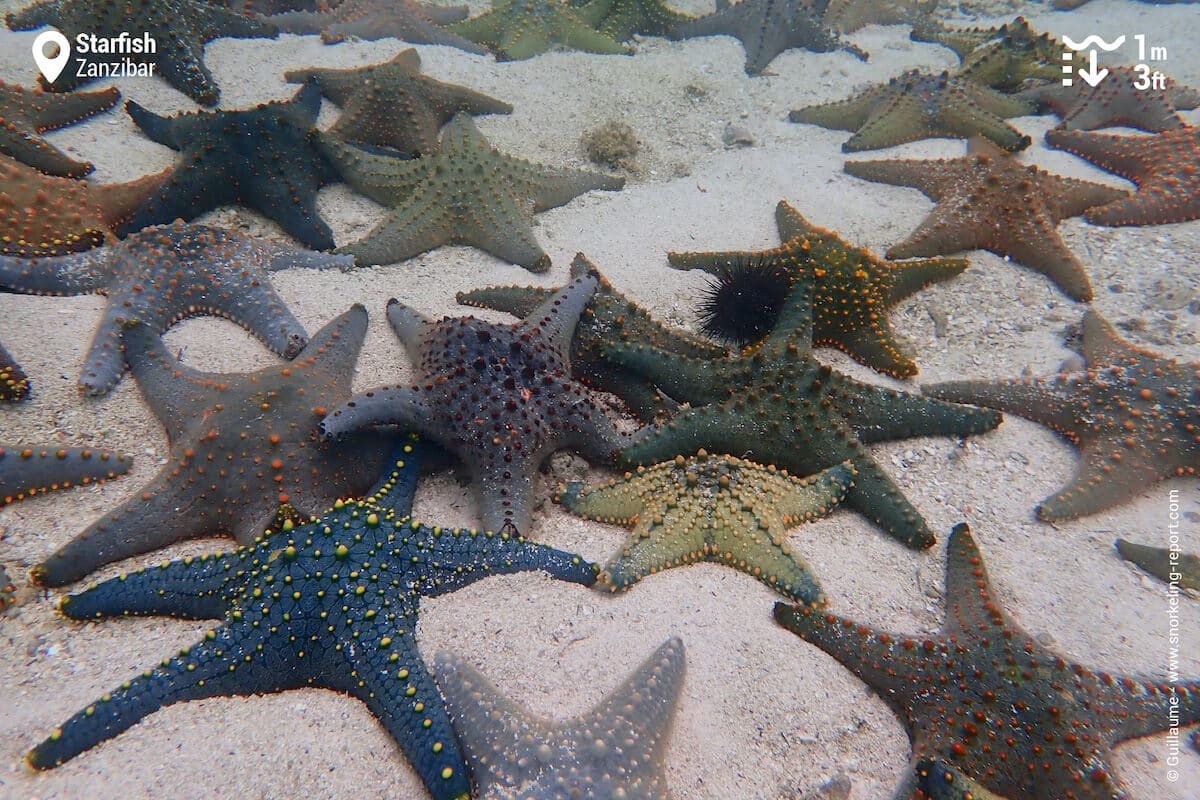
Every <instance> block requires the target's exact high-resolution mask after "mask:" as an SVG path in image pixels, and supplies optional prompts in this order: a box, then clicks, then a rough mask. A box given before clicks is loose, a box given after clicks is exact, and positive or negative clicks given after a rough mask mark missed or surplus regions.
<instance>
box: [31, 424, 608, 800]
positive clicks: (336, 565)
mask: <svg viewBox="0 0 1200 800" xmlns="http://www.w3.org/2000/svg"><path fill="white" fill-rule="evenodd" d="M417 449H418V445H416V444H414V443H406V444H405V445H404V446H403V453H402V454H400V457H399V458H397V459H396V460H395V468H394V470H393V471H392V472H391V474H390V475H389V476H388V477H387V478H386V479H385V480H384V481H382V482H381V483H380V484H379V485H378V486H377V487H376V488H375V490H374V491H373V492H372V493H371V495H370V496H368V497H367V498H366V499H365V500H361V501H357V502H343V501H340V500H339V501H338V502H337V503H336V504H335V505H334V506H333V508H332V509H330V510H329V511H328V512H326V513H325V515H324V516H323V517H321V518H320V519H316V520H314V521H313V522H311V523H309V524H304V525H300V526H299V527H293V526H292V525H291V524H290V522H285V523H284V524H283V526H282V528H281V530H280V532H278V533H271V532H269V531H268V533H267V534H265V535H264V536H263V537H262V538H260V539H259V540H258V541H257V542H255V543H254V544H252V545H249V546H246V547H239V548H238V549H237V550H235V551H233V552H232V553H225V554H218V555H215V556H202V557H200V558H185V559H183V560H181V561H174V562H171V563H169V564H164V565H162V566H161V567H153V568H150V569H147V570H143V571H141V572H136V573H133V574H131V575H127V576H122V577H119V578H114V579H112V580H109V581H106V582H104V583H101V584H99V585H97V586H92V587H91V588H89V589H88V590H86V591H84V592H81V593H80V594H76V595H71V596H69V597H66V598H64V599H63V601H62V605H61V610H62V612H63V614H64V615H66V616H68V617H70V618H72V619H96V618H104V617H113V616H121V615H137V616H142V615H157V614H162V615H169V616H175V617H181V618H184V619H215V618H220V617H222V616H223V617H224V619H225V621H224V623H223V624H222V625H219V626H217V627H215V628H213V629H212V630H210V631H209V632H208V633H207V634H206V635H205V637H204V638H203V639H202V640H201V641H200V642H199V643H197V644H195V645H193V646H192V647H188V648H184V649H183V650H181V651H180V652H179V655H177V656H176V657H175V658H170V659H166V660H164V661H163V662H162V664H161V665H160V666H158V667H156V668H155V669H153V670H147V671H146V672H143V673H142V674H141V675H139V676H138V677H136V678H133V679H132V680H130V681H127V682H125V683H123V684H121V685H120V686H118V687H117V688H116V689H114V690H113V691H112V692H111V693H110V694H106V695H104V696H103V697H102V698H101V699H99V700H97V701H96V702H95V703H93V704H91V705H89V706H88V707H87V708H85V709H84V710H82V711H80V712H79V713H77V714H76V715H75V716H73V717H72V718H71V719H69V720H67V722H66V723H64V724H63V726H62V727H61V728H59V729H58V730H56V731H54V733H52V734H51V735H50V737H49V738H47V739H46V740H45V741H44V742H42V743H41V744H39V745H38V746H37V747H35V748H34V749H33V750H32V751H30V753H29V754H28V756H27V757H26V758H27V760H28V761H29V763H30V764H31V765H32V766H33V767H35V768H37V769H49V768H52V767H55V766H57V765H59V764H62V763H63V762H64V761H67V760H68V759H70V758H73V757H74V756H76V755H79V754H80V753H82V752H83V751H85V750H87V749H89V748H91V747H93V746H95V745H97V744H99V743H100V742H103V741H105V740H107V739H110V738H112V737H114V736H116V735H117V734H119V733H121V732H122V731H124V730H126V729H128V728H129V727H130V726H132V725H134V724H135V723H137V722H138V721H139V720H141V719H142V718H143V717H145V716H147V715H148V714H151V713H153V712H154V711H157V710H158V709H159V708H162V707H163V706H167V705H171V704H173V703H178V702H182V701H186V700H194V699H199V698H204V697H216V696H228V695H251V694H261V693H266V692H278V691H283V690H285V689H296V688H301V687H306V686H317V687H323V688H327V689H333V690H335V691H341V692H345V693H347V694H350V695H353V696H354V697H357V698H359V699H361V700H362V701H363V702H364V703H366V704H367V706H368V707H369V708H370V709H371V711H372V713H374V714H375V716H377V717H379V719H380V721H381V722H383V724H384V727H386V728H387V730H388V732H389V733H390V734H391V735H392V736H393V738H395V740H396V742H397V743H398V744H399V745H400V748H401V749H402V750H403V751H404V754H405V755H406V756H407V757H408V759H409V761H410V762H411V763H412V765H413V767H414V768H415V769H416V771H417V773H418V774H419V775H420V777H421V779H422V780H423V781H424V782H425V786H426V787H427V788H428V790H429V792H430V794H432V795H433V797H434V798H435V799H436V800H446V799H447V798H455V799H456V800H458V799H459V798H462V799H463V800H465V798H467V797H469V795H470V783H469V781H468V777H467V770H466V766H465V762H464V760H463V755H462V752H461V750H460V749H459V746H458V744H457V743H456V741H455V738H454V734H453V732H452V730H451V727H450V719H449V716H448V715H447V713H446V708H445V704H444V701H443V700H442V696H441V694H440V693H439V692H438V689H437V687H436V685H435V684H434V682H433V678H432V677H431V676H430V674H429V670H428V668H427V667H426V665H425V662H424V660H423V659H422V658H421V654H420V651H419V650H418V648H417V641H416V635H415V631H416V627H417V616H418V614H419V612H420V601H421V598H422V597H435V596H438V595H443V594H446V593H448V592H452V591H454V590H455V589H459V588H461V587H463V586H466V585H468V584H471V583H474V582H475V581H477V580H479V579H481V578H485V577H487V576H489V575H495V574H501V573H513V572H525V571H530V570H543V571H545V572H547V573H549V574H550V575H552V576H553V577H555V578H559V579H561V580H567V581H572V582H574V583H580V584H583V585H585V586H590V585H591V584H592V583H594V582H595V580H596V568H595V567H594V566H593V565H592V564H590V563H588V562H586V561H584V560H583V559H581V558H580V557H578V556H575V555H572V554H570V553H565V552H563V551H561V550H554V549H552V548H549V547H546V546H544V545H539V544H534V543H532V542H526V541H525V540H523V539H521V538H520V537H514V536H509V535H508V534H507V533H492V532H490V531H489V532H486V533H485V532H480V531H475V530H460V529H450V528H439V527H436V526H433V527H431V526H429V525H424V524H422V523H419V522H416V521H415V520H413V519H412V516H411V509H412V499H413V494H414V492H415V489H416V482H417V463H416V462H417V461H418V460H419V459H418V455H419V454H418V453H416V452H415V451H416V450H417Z"/></svg>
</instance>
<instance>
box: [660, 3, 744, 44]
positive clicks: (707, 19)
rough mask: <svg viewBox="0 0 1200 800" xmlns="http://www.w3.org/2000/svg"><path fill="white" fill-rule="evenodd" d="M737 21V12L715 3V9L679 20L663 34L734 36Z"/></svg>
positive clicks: (675, 37)
mask: <svg viewBox="0 0 1200 800" xmlns="http://www.w3.org/2000/svg"><path fill="white" fill-rule="evenodd" d="M737 23H738V12H736V11H734V10H733V7H732V6H730V5H728V4H726V5H725V6H724V7H722V5H721V4H718V5H717V10H716V11H714V12H713V13H711V14H705V15H704V16H701V17H694V18H692V19H688V20H685V21H683V22H680V23H679V24H678V25H676V26H674V27H672V28H670V29H669V30H668V31H667V32H666V33H665V34H664V35H665V36H666V38H668V39H676V40H678V39H692V38H695V37H697V36H736V35H737V34H735V33H734V30H735V29H736V26H737Z"/></svg>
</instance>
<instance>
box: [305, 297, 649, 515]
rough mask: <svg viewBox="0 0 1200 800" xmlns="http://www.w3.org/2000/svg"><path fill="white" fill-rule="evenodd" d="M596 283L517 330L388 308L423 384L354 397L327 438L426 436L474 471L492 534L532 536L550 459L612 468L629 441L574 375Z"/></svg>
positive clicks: (335, 415)
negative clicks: (392, 428)
mask: <svg viewBox="0 0 1200 800" xmlns="http://www.w3.org/2000/svg"><path fill="white" fill-rule="evenodd" d="M597 283H598V278H597V277H596V276H595V275H587V276H585V277H583V278H579V279H577V280H575V281H573V282H572V283H571V284H570V285H569V286H567V287H565V288H563V289H561V290H560V291H558V292H557V293H556V294H555V295H554V296H553V297H551V298H550V299H549V300H547V301H546V302H545V303H543V304H542V305H541V306H539V307H538V308H537V309H536V310H535V311H534V313H532V314H530V315H529V319H527V320H525V321H523V322H518V323H516V324H514V325H493V324H492V323H490V322H484V321H483V320H479V319H475V318H474V317H445V318H443V319H442V320H441V321H440V322H431V321H429V320H427V319H425V317H423V316H421V314H419V313H418V312H417V311H415V310H413V309H411V308H409V307H407V306H405V305H403V304H402V303H400V302H398V301H396V300H395V299H393V300H389V301H388V311H387V316H388V322H390V323H391V325H392V329H393V330H395V332H396V335H397V336H398V337H400V341H401V343H403V345H404V349H405V350H406V351H407V352H408V354H409V356H410V357H411V358H412V359H413V360H414V361H416V362H417V363H418V365H419V366H418V370H417V371H418V378H417V383H416V385H414V386H411V387H400V386H396V387H392V386H384V387H381V388H379V389H375V390H373V391H369V392H366V393H364V394H359V395H355V396H354V397H352V398H350V399H349V401H348V402H346V403H343V404H342V405H340V406H339V407H337V408H334V409H333V410H332V411H331V412H330V414H329V415H328V416H327V417H325V420H324V422H322V423H321V433H322V435H323V436H324V437H325V438H327V439H328V438H335V437H337V436H340V435H342V434H344V433H347V432H349V431H354V430H361V429H363V428H367V427H374V426H379V425H399V426H400V427H401V428H403V429H405V430H413V431H417V432H418V433H420V434H422V435H424V436H426V437H427V438H429V439H431V440H433V441H436V442H438V443H439V444H441V445H442V446H443V447H445V448H446V449H447V450H450V451H451V452H453V453H454V454H455V455H456V456H458V457H459V459H461V460H462V462H463V463H464V464H465V465H466V467H467V470H468V471H469V472H470V474H471V478H472V480H473V482H474V484H475V493H476V495H477V497H478V498H479V508H480V515H481V516H482V518H483V527H485V528H489V529H491V530H501V529H502V528H511V527H515V528H516V529H517V530H518V531H527V530H529V522H530V516H531V514H532V508H533V479H534V475H535V473H536V472H537V469H538V466H539V465H540V464H541V462H542V461H543V460H544V459H546V458H547V457H548V456H549V455H550V454H551V453H552V452H554V451H555V450H558V449H561V448H564V447H570V448H575V449H579V450H582V451H583V452H584V453H585V454H586V455H587V456H588V457H589V458H591V459H593V460H595V461H599V462H600V463H612V461H613V454H614V452H615V451H616V450H617V449H618V448H619V447H621V446H622V445H623V444H624V443H625V442H626V441H627V440H626V438H625V437H623V436H622V435H621V434H619V433H617V431H616V429H615V428H614V427H613V422H612V420H610V419H609V418H608V416H607V415H606V414H605V412H604V411H603V410H602V409H601V407H600V405H599V403H598V402H597V401H596V398H595V396H594V394H593V392H592V391H591V390H590V389H588V388H586V387H584V386H583V385H582V384H580V383H579V382H577V381H576V380H574V379H573V378H572V377H571V376H570V369H569V366H568V363H569V362H568V353H569V348H570V343H571V336H572V335H573V333H574V331H575V326H576V324H577V323H578V321H579V317H580V315H581V314H582V313H583V310H584V308H585V307H586V306H587V303H588V301H589V300H591V298H592V295H593V294H594V293H595V291H596V285H597Z"/></svg>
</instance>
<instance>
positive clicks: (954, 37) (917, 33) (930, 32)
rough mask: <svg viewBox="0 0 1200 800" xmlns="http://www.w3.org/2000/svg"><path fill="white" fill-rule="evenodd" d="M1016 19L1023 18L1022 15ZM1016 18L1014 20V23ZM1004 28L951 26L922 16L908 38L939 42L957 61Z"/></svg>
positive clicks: (994, 37) (931, 42) (914, 23)
mask: <svg viewBox="0 0 1200 800" xmlns="http://www.w3.org/2000/svg"><path fill="white" fill-rule="evenodd" d="M1017 19H1020V20H1024V17H1018V18H1017ZM1015 22H1016V20H1014V23H1015ZM1002 30H1005V27H1004V26H1002V25H995V26H992V27H988V28H984V27H972V28H951V27H948V26H947V25H945V24H943V23H942V22H940V21H939V20H938V19H936V18H934V17H922V18H920V19H916V20H914V21H913V24H912V30H911V31H909V33H908V38H909V39H910V40H912V41H914V42H926V43H929V44H940V45H941V46H942V47H946V48H949V49H950V50H953V51H954V54H955V55H956V56H958V59H959V61H962V59H964V58H966V57H967V56H968V55H970V54H971V53H972V52H973V51H975V50H978V49H979V48H980V47H981V46H983V45H984V44H987V43H988V42H991V41H994V40H995V39H996V38H997V37H998V36H1000V34H1001V31H1002Z"/></svg>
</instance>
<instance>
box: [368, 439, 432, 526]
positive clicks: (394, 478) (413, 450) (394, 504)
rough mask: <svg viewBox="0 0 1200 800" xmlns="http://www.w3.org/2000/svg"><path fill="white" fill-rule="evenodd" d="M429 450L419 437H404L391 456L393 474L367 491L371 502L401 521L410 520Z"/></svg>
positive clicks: (386, 475)
mask: <svg viewBox="0 0 1200 800" xmlns="http://www.w3.org/2000/svg"><path fill="white" fill-rule="evenodd" d="M427 449H428V445H427V444H424V443H423V442H422V441H421V439H420V437H419V436H417V435H416V434H409V435H408V436H406V437H404V439H402V440H401V441H400V442H399V443H398V444H397V445H396V446H395V447H394V448H393V450H392V453H391V455H390V456H389V459H388V463H390V464H391V469H390V471H389V472H388V473H387V474H385V475H384V476H383V477H382V478H380V479H379V482H378V483H376V484H375V485H374V486H372V487H371V488H370V489H369V490H368V491H367V494H366V496H367V497H368V498H370V501H371V503H372V504H374V505H378V506H380V507H382V508H386V509H388V510H390V511H391V512H392V513H394V514H395V515H396V517H397V518H398V519H405V518H408V517H411V516H412V507H413V500H414V499H416V496H417V478H419V477H420V469H419V467H420V464H421V461H422V460H423V455H424V452H425V451H426V450H427Z"/></svg>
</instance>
